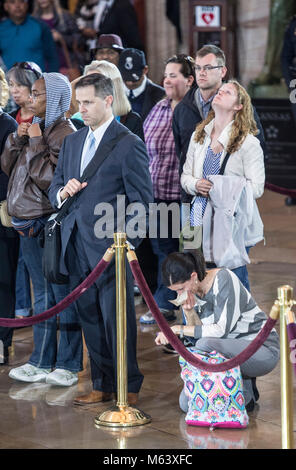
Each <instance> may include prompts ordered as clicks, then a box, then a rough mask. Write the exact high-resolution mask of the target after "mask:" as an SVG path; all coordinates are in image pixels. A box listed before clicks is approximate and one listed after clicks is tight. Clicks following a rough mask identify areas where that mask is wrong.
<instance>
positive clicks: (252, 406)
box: [246, 398, 255, 413]
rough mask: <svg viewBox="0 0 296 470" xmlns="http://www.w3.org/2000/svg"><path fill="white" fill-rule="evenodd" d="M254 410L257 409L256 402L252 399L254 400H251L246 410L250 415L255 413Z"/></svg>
mask: <svg viewBox="0 0 296 470" xmlns="http://www.w3.org/2000/svg"><path fill="white" fill-rule="evenodd" d="M254 408H255V402H254V400H253V398H252V400H250V401H249V403H248V404H247V405H246V410H247V412H248V413H250V412H251V411H254Z"/></svg>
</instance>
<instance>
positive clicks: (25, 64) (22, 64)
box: [12, 62, 41, 79]
mask: <svg viewBox="0 0 296 470" xmlns="http://www.w3.org/2000/svg"><path fill="white" fill-rule="evenodd" d="M12 67H19V68H20V69H24V70H30V72H33V73H34V74H35V77H37V79H38V78H41V74H40V72H37V70H35V69H34V68H33V67H31V65H30V64H28V62H16V63H15V64H13V66H12Z"/></svg>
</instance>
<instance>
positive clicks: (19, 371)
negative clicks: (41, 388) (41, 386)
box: [8, 364, 50, 382]
mask: <svg viewBox="0 0 296 470" xmlns="http://www.w3.org/2000/svg"><path fill="white" fill-rule="evenodd" d="M49 373H50V370H49V369H40V368H39V367H36V366H33V365H32V364H24V365H23V366H20V367H15V368H14V369H11V371H10V372H9V374H8V375H9V377H10V378H11V379H15V380H20V381H21V382H45V378H46V376H47V375H48V374H49Z"/></svg>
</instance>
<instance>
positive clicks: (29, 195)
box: [1, 73, 82, 386]
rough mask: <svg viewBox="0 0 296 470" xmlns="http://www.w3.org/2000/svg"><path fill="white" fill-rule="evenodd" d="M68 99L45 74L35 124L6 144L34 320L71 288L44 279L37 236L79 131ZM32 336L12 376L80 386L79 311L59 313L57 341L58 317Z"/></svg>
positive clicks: (35, 94) (10, 202)
mask: <svg viewBox="0 0 296 470" xmlns="http://www.w3.org/2000/svg"><path fill="white" fill-rule="evenodd" d="M70 100H71V85H70V82H69V80H68V79H67V78H66V77H65V76H64V75H62V74H59V73H44V74H43V76H42V78H40V79H39V80H36V82H35V83H34V84H33V86H32V94H31V102H32V104H31V109H32V111H33V114H34V116H35V117H34V119H33V124H28V123H22V124H20V125H19V126H18V129H17V131H16V132H14V133H13V134H11V135H10V136H9V138H8V139H7V142H6V145H5V149H4V152H3V154H2V157H1V166H2V170H3V171H4V172H5V173H6V174H7V175H8V176H9V183H8V192H7V206H8V212H9V214H10V215H11V216H12V223H13V226H14V228H15V229H16V230H17V231H18V233H19V234H20V235H21V237H20V240H21V248H22V252H23V256H24V259H25V263H26V265H27V267H28V270H29V273H30V277H31V279H32V284H33V290H34V301H35V302H34V314H35V315H36V314H38V313H41V312H43V311H44V310H46V309H48V308H50V307H52V306H54V305H56V304H57V303H58V302H59V301H60V300H62V299H63V298H65V297H66V296H67V295H68V294H69V288H68V285H57V284H50V283H48V282H47V281H46V279H45V278H44V276H43V273H42V248H41V247H40V245H39V243H38V239H37V236H38V234H39V232H40V230H41V229H42V227H43V225H44V224H45V222H46V221H47V219H48V217H49V216H50V215H51V214H52V213H53V212H54V211H53V209H52V206H51V204H50V202H49V199H48V197H47V190H48V188H49V185H50V183H51V180H52V178H53V174H54V171H55V167H56V164H57V159H58V155H59V151H60V148H61V145H62V142H63V140H64V137H66V136H67V135H69V134H71V133H72V132H74V131H75V129H74V127H73V126H72V124H71V122H70V121H69V120H68V119H66V118H65V116H64V115H65V112H66V111H67V110H68V109H69V106H70ZM33 332H34V350H33V353H32V355H31V357H30V359H29V361H28V363H26V364H25V365H23V366H21V367H17V368H14V369H12V370H11V371H10V373H9V376H10V377H11V378H13V379H16V380H21V381H24V382H45V381H46V382H47V383H51V384H55V385H63V386H70V385H74V384H75V383H77V381H78V376H77V373H78V371H80V370H81V365H82V340H81V330H80V326H79V323H78V320H77V316H76V310H75V307H74V306H72V305H71V306H70V307H68V308H67V309H65V310H64V311H63V312H61V314H60V338H59V342H58V341H57V320H56V317H53V318H51V319H49V320H47V321H45V322H41V323H38V324H36V325H35V326H34V328H33ZM53 369H55V370H53ZM52 370H53V371H52Z"/></svg>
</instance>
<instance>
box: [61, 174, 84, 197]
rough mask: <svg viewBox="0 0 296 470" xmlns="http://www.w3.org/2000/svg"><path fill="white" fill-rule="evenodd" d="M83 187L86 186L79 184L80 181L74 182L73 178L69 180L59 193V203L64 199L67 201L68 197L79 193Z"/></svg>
mask: <svg viewBox="0 0 296 470" xmlns="http://www.w3.org/2000/svg"><path fill="white" fill-rule="evenodd" d="M85 186H87V183H80V181H78V180H76V179H75V178H72V179H70V180H69V181H68V183H67V184H66V186H65V187H64V188H63V189H62V191H61V192H60V198H61V201H64V199H67V198H68V197H72V196H74V195H75V194H76V193H79V191H81V190H82V189H84V188H85Z"/></svg>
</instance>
